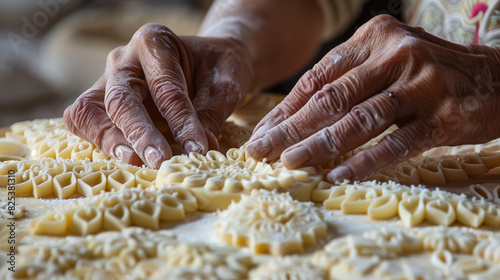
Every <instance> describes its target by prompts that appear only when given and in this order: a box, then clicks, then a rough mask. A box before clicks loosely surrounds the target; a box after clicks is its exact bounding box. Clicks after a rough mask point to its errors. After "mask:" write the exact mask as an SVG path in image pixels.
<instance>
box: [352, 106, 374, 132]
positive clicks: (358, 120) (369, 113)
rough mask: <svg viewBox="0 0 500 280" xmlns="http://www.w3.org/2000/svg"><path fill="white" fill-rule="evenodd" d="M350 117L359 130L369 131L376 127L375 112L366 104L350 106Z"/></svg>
mask: <svg viewBox="0 0 500 280" xmlns="http://www.w3.org/2000/svg"><path fill="white" fill-rule="evenodd" d="M350 115H351V119H352V121H353V123H354V124H356V126H357V127H358V128H359V130H360V131H370V130H373V129H375V128H376V127H377V123H376V119H375V112H373V110H372V109H371V108H370V107H369V106H366V105H362V104H359V105H356V106H354V107H352V109H351V112H350Z"/></svg>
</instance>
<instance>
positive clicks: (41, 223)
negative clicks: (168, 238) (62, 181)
mask: <svg viewBox="0 0 500 280" xmlns="http://www.w3.org/2000/svg"><path fill="white" fill-rule="evenodd" d="M197 209H198V204H197V202H196V199H195V198H194V197H193V196H192V195H191V193H190V192H189V191H188V190H186V189H183V188H169V189H163V190H156V189H149V190H142V189H140V188H134V189H127V190H122V191H120V192H109V193H103V194H100V195H98V196H95V197H93V198H92V199H91V200H89V201H80V202H74V203H69V204H67V205H66V206H65V207H63V208H60V209H56V210H54V211H52V212H50V213H47V214H45V215H43V216H41V217H39V218H36V219H34V220H32V221H31V222H30V229H31V232H32V234H36V235H53V236H65V235H81V236H86V235H89V234H95V233H98V232H101V231H104V230H108V231H109V230H122V229H125V228H127V227H130V226H138V227H142V228H149V229H159V228H160V223H161V222H172V221H183V220H184V219H185V217H186V214H187V213H192V212H194V211H196V210H197Z"/></svg>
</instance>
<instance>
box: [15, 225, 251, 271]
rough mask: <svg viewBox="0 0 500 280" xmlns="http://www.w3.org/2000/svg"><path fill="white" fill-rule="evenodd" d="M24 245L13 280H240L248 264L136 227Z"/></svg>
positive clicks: (235, 255)
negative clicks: (129, 278)
mask: <svg viewBox="0 0 500 280" xmlns="http://www.w3.org/2000/svg"><path fill="white" fill-rule="evenodd" d="M24 244H25V245H23V246H21V247H20V250H19V251H20V256H21V257H20V259H19V266H16V272H15V273H12V275H9V276H10V277H12V278H14V279H18V278H22V277H26V278H28V277H29V278H30V279H49V278H50V279H53V278H54V277H61V278H64V279H75V278H76V279H125V278H126V277H131V279H195V278H196V279H242V278H243V277H244V276H245V275H246V274H247V273H248V270H249V269H250V267H251V266H252V265H253V262H252V259H251V257H250V256H248V255H246V254H243V253H240V252H239V251H237V250H235V249H231V248H227V247H226V248H222V247H215V246H210V245H203V244H188V243H179V242H177V241H176V238H175V236H173V235H172V234H170V233H169V232H166V231H149V230H144V229H141V228H127V229H124V230H122V231H118V232H104V233H100V234H97V235H93V236H87V237H66V238H62V239H61V238H58V239H55V238H49V237H37V238H29V239H27V240H24ZM197 277H198V278H197Z"/></svg>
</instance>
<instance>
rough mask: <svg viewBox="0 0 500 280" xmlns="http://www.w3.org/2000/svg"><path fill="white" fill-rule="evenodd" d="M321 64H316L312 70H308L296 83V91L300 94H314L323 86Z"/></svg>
mask: <svg viewBox="0 0 500 280" xmlns="http://www.w3.org/2000/svg"><path fill="white" fill-rule="evenodd" d="M322 67H323V66H322V64H321V63H318V64H316V65H315V66H314V67H313V68H312V69H310V70H308V71H307V72H306V73H304V75H303V76H302V78H300V80H299V82H298V83H297V89H298V90H299V91H301V92H304V93H307V92H316V91H318V90H320V89H321V88H322V87H323V85H324V84H325V83H324V82H323V80H322V78H321V77H322V74H321V73H322V71H323V68H322Z"/></svg>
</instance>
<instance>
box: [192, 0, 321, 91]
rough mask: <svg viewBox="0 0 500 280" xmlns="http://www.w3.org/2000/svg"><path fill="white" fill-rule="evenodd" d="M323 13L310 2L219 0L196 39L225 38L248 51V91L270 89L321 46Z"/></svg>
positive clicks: (291, 0) (305, 0)
mask: <svg viewBox="0 0 500 280" xmlns="http://www.w3.org/2000/svg"><path fill="white" fill-rule="evenodd" d="M323 21H324V19H323V13H322V11H321V9H320V6H319V5H318V3H317V1H311V0H219V1H216V2H215V3H214V4H213V6H212V8H211V9H210V11H209V13H208V14H207V16H206V18H205V20H204V22H203V25H202V27H201V29H200V32H199V35H200V36H207V37H208V36H210V37H229V38H233V39H236V40H238V41H241V42H242V43H243V44H245V46H246V47H247V48H248V50H249V53H250V56H251V60H252V65H253V70H254V79H253V83H252V85H251V87H252V89H260V88H263V87H265V86H268V85H271V84H272V83H275V82H277V81H279V80H280V79H283V78H285V77H287V76H288V75H291V74H293V73H294V72H295V71H297V70H298V69H300V67H301V66H303V65H304V64H305V63H306V62H307V61H308V60H309V59H310V58H311V56H312V55H313V54H314V52H315V50H316V49H317V47H318V46H319V44H320V42H321V34H322V29H323V26H324V22H323Z"/></svg>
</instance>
